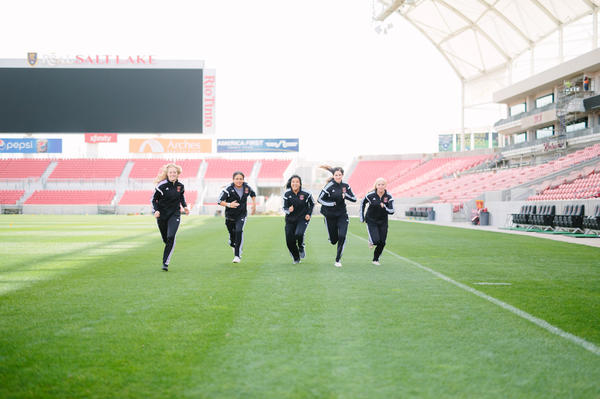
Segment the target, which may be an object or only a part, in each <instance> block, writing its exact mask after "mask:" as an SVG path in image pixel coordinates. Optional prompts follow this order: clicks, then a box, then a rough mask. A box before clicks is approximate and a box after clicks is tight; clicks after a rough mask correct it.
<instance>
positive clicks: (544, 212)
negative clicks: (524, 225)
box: [529, 205, 556, 227]
mask: <svg viewBox="0 0 600 399" xmlns="http://www.w3.org/2000/svg"><path fill="white" fill-rule="evenodd" d="M555 213H556V205H541V206H540V208H539V212H538V213H536V214H533V215H530V216H529V224H531V225H533V226H545V227H554V215H555Z"/></svg>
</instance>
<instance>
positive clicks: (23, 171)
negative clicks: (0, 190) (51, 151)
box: [0, 159, 52, 179]
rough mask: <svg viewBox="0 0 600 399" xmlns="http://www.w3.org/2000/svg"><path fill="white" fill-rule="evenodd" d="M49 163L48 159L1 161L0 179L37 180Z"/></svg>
mask: <svg viewBox="0 0 600 399" xmlns="http://www.w3.org/2000/svg"><path fill="white" fill-rule="evenodd" d="M51 162H52V161H51V160H50V159H1V160H0V179H28V178H37V179H39V178H40V177H42V174H44V172H45V171H46V169H48V166H49V165H50V163H51Z"/></svg>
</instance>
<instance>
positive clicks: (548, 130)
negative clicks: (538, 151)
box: [535, 125, 554, 139]
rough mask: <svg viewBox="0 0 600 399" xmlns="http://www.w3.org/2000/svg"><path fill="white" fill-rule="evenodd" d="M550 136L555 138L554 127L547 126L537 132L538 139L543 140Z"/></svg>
mask: <svg viewBox="0 0 600 399" xmlns="http://www.w3.org/2000/svg"><path fill="white" fill-rule="evenodd" d="M550 136H554V125H550V126H546V127H544V128H541V129H538V130H536V131H535V138H536V139H543V138H544V137H550Z"/></svg>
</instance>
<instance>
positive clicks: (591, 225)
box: [583, 205, 600, 230]
mask: <svg viewBox="0 0 600 399" xmlns="http://www.w3.org/2000/svg"><path fill="white" fill-rule="evenodd" d="M583 227H584V228H586V229H589V230H600V205H596V208H595V209H594V214H593V215H591V216H587V217H586V218H584V219H583Z"/></svg>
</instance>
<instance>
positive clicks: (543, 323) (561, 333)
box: [349, 233, 600, 356]
mask: <svg viewBox="0 0 600 399" xmlns="http://www.w3.org/2000/svg"><path fill="white" fill-rule="evenodd" d="M349 234H352V235H353V236H354V237H357V238H360V239H361V240H363V241H367V240H366V239H364V238H363V237H361V236H358V235H356V234H354V233H349ZM384 251H385V252H387V253H389V254H391V255H393V256H395V257H396V258H398V259H400V260H403V261H404V262H407V263H410V264H411V265H413V266H416V267H418V268H419V269H422V270H425V271H426V272H429V273H431V274H433V275H434V276H436V277H438V278H440V279H442V280H444V281H446V282H448V283H450V284H453V285H455V286H457V287H459V288H461V289H463V290H465V291H467V292H470V293H471V294H474V295H477V296H478V297H480V298H483V299H485V300H486V301H489V302H491V303H493V304H495V305H498V306H500V307H501V308H503V309H505V310H508V311H509V312H512V313H514V314H516V315H517V316H519V317H522V318H524V319H525V320H528V321H530V322H532V323H533V324H536V325H537V326H539V327H541V328H543V329H544V330H546V331H549V332H551V333H552V334H555V335H558V336H559V337H562V338H564V339H567V340H569V341H571V342H573V343H575V344H577V345H579V346H581V347H583V348H584V349H587V350H588V351H590V352H592V353H593V354H594V355H598V356H600V347H598V346H596V345H594V344H593V343H591V342H589V341H586V340H585V339H583V338H580V337H578V336H576V335H573V334H571V333H568V332H566V331H563V330H561V329H560V328H558V327H556V326H553V325H552V324H550V323H548V322H547V321H545V320H542V319H540V318H538V317H535V316H533V315H531V314H529V313H527V312H525V311H523V310H521V309H518V308H516V307H514V306H512V305H509V304H508V303H506V302H502V301H501V300H499V299H496V298H494V297H491V296H489V295H487V294H484V293H483V292H481V291H478V290H476V289H475V288H472V287H469V286H468V285H465V284H463V283H459V282H458V281H455V280H453V279H451V278H450V277H448V276H446V275H444V274H442V273H440V272H436V271H435V270H433V269H430V268H428V267H427V266H423V265H421V264H420V263H417V262H415V261H414V260H410V259H408V258H405V257H403V256H400V255H398V254H396V253H394V252H392V251H390V250H389V249H385V250H384Z"/></svg>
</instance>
